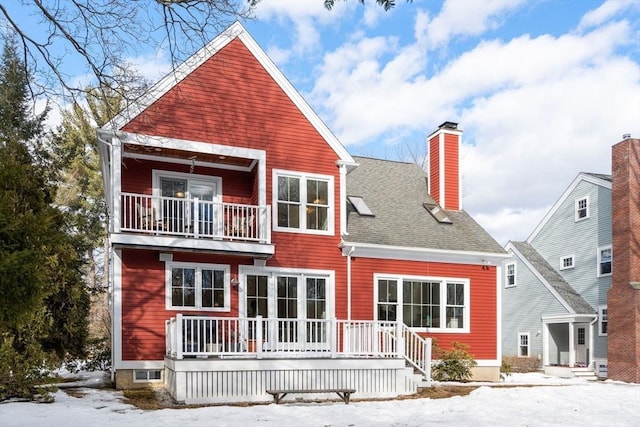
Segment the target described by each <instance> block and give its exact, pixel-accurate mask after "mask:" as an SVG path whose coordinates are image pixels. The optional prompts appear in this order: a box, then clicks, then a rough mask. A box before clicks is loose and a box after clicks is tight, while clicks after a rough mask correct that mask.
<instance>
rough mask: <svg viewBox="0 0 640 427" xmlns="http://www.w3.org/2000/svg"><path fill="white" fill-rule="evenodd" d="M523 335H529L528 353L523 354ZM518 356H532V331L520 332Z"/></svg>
mask: <svg viewBox="0 0 640 427" xmlns="http://www.w3.org/2000/svg"><path fill="white" fill-rule="evenodd" d="M522 337H527V354H526V355H525V354H522V351H521V347H522ZM518 357H531V333H529V332H518Z"/></svg>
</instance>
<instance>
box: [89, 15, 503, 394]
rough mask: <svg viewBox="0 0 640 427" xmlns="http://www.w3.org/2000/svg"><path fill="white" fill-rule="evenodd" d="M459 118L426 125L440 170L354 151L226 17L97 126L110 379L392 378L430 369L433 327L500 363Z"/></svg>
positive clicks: (392, 390) (335, 385) (324, 383)
mask: <svg viewBox="0 0 640 427" xmlns="http://www.w3.org/2000/svg"><path fill="white" fill-rule="evenodd" d="M461 133H462V132H461V131H460V130H459V129H458V128H457V125H456V124H455V123H449V122H447V123H444V124H443V125H442V126H440V128H438V129H437V130H436V131H435V132H434V133H433V134H432V135H431V136H429V138H428V141H429V147H430V173H429V175H428V176H429V179H427V178H426V176H425V174H424V173H423V172H422V170H421V169H420V168H419V167H417V166H416V165H413V164H410V163H401V162H392V161H385V160H376V159H369V158H355V157H352V156H351V155H350V154H349V153H348V152H347V151H346V150H345V148H344V147H343V146H342V145H341V144H340V142H339V141H338V140H337V139H336V137H335V136H334V135H333V134H332V133H331V131H330V130H329V129H328V128H327V127H326V125H325V124H324V123H323V122H322V121H321V120H320V119H319V118H318V116H317V115H316V114H315V113H314V112H313V110H312V109H311V108H310V107H309V105H308V104H307V103H306V102H305V101H304V100H303V99H302V97H301V96H300V94H299V93H297V92H296V90H295V89H294V88H293V87H292V85H291V84H290V83H289V81H288V80H287V79H286V78H285V77H284V76H283V75H282V73H281V72H280V71H279V70H278V69H277V68H276V67H275V65H274V64H273V63H272V62H271V60H270V59H269V58H268V57H267V56H266V54H265V53H264V52H263V51H262V50H261V49H260V47H259V46H258V45H257V44H256V42H255V41H254V40H253V39H252V38H251V36H250V35H249V34H248V33H247V32H246V30H245V29H244V28H243V27H242V26H241V25H240V24H239V23H236V24H234V25H232V26H231V27H230V28H229V29H228V30H227V31H225V32H224V33H223V34H221V35H220V36H219V37H217V38H216V39H215V40H213V41H212V42H211V43H210V44H209V45H207V46H206V47H205V48H203V49H202V50H201V51H199V52H198V53H196V54H195V55H193V56H192V57H191V58H189V59H188V60H187V61H186V62H185V63H184V64H182V65H181V66H179V67H178V68H177V69H176V70H175V71H174V72H172V73H171V74H169V75H168V76H167V77H165V78H164V79H163V80H161V81H160V82H158V83H157V84H156V85H155V86H154V87H153V88H152V89H151V90H150V91H149V93H148V94H147V95H146V96H145V97H143V98H142V99H140V100H139V102H138V103H137V104H135V105H132V106H130V107H129V108H127V109H126V110H124V111H122V112H121V113H120V115H118V116H117V117H116V118H115V119H114V120H113V121H112V122H111V123H109V125H107V126H105V127H103V128H102V129H99V130H98V136H99V141H100V150H101V156H102V161H103V174H104V179H105V186H106V194H107V198H108V205H109V213H110V218H109V241H110V255H111V278H112V284H111V285H112V301H111V306H112V319H113V325H112V347H113V373H114V376H115V382H116V386H117V387H118V388H130V387H137V386H148V385H150V384H154V383H155V384H157V385H163V386H165V387H166V388H167V389H168V390H169V392H170V393H171V394H172V396H173V397H174V398H175V399H176V400H178V401H181V402H186V403H200V402H233V401H269V400H271V399H272V396H271V395H270V394H269V393H267V391H273V390H294V389H296V390H307V391H314V392H315V393H316V394H317V395H318V396H319V397H329V396H331V394H329V393H330V392H335V391H336V390H342V389H345V390H355V393H356V396H357V397H362V398H364V397H394V396H398V395H401V394H410V393H414V392H415V391H416V389H417V387H418V386H420V385H423V384H424V383H425V381H428V380H429V379H430V362H431V360H430V348H431V347H430V340H429V339H428V337H436V338H437V339H438V342H439V344H440V345H441V346H444V347H446V346H448V345H449V344H450V342H452V341H459V342H464V343H466V344H469V345H470V351H471V353H472V354H473V355H474V357H476V359H477V362H478V367H476V368H474V376H475V378H477V379H489V380H497V379H498V378H499V367H500V364H501V357H500V350H499V346H498V343H499V342H500V339H499V336H498V335H499V326H498V325H499V324H500V319H499V312H500V310H499V294H498V292H499V289H500V277H501V276H502V275H501V274H500V267H499V266H500V265H501V261H502V259H503V258H504V257H505V252H504V250H503V249H502V247H501V246H500V245H499V244H498V243H496V242H495V241H494V240H493V239H492V238H491V237H490V236H489V235H488V234H487V233H486V232H485V231H484V230H483V229H482V228H481V227H480V226H479V225H478V224H477V223H476V222H475V221H474V220H473V219H472V218H471V217H470V216H469V215H468V214H467V213H466V212H464V211H463V210H462V207H461V192H460V169H459V165H458V158H459V153H458V150H459V146H460V138H461ZM429 193H430V194H431V195H432V196H433V197H431V196H430V195H429ZM342 396H343V397H344V394H342ZM278 397H280V396H278ZM346 398H348V394H347V396H346Z"/></svg>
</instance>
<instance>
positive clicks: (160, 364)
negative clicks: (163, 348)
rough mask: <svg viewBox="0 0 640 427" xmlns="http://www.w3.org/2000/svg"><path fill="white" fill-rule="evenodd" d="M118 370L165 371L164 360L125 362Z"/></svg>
mask: <svg viewBox="0 0 640 427" xmlns="http://www.w3.org/2000/svg"><path fill="white" fill-rule="evenodd" d="M117 369H118V370H122V369H140V370H143V369H154V370H155V369H164V360H125V361H122V362H121V363H120V365H119V366H118V368H117Z"/></svg>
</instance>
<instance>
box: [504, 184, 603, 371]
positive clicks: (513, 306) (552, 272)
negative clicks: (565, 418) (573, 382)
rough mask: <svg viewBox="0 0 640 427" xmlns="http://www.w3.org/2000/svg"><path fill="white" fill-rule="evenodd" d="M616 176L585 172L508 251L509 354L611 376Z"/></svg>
mask: <svg viewBox="0 0 640 427" xmlns="http://www.w3.org/2000/svg"><path fill="white" fill-rule="evenodd" d="M611 225H612V224H611V176H610V175H602V174H593V173H584V172H582V173H579V174H578V176H577V177H576V178H575V179H574V180H573V182H572V183H571V185H569V187H568V188H567V189H566V190H565V192H564V193H563V194H562V196H561V197H560V198H559V199H558V201H557V202H556V203H555V204H554V205H553V206H552V208H551V209H550V210H549V212H548V213H547V214H546V216H545V217H544V218H543V220H542V221H541V222H540V224H539V225H538V226H537V227H536V228H535V230H534V231H533V232H532V233H531V235H530V236H529V238H528V239H527V240H526V241H525V242H509V243H508V244H507V245H506V247H505V249H507V251H508V252H509V253H510V254H511V255H512V258H511V259H509V260H507V261H505V266H504V274H505V277H504V289H503V292H502V354H503V356H518V357H536V358H538V359H539V361H540V364H541V367H542V368H543V369H544V371H545V373H548V374H552V375H559V376H578V375H591V376H593V373H595V374H597V375H598V376H606V373H607V305H606V304H607V291H608V290H609V288H610V287H611V266H612V250H611V243H612V236H611Z"/></svg>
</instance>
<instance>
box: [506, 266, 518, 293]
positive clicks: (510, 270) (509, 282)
mask: <svg viewBox="0 0 640 427" xmlns="http://www.w3.org/2000/svg"><path fill="white" fill-rule="evenodd" d="M505 271H506V281H505V284H504V286H505V287H506V288H509V287H512V286H515V285H516V264H515V262H511V263H509V264H507V265H506V268H505Z"/></svg>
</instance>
